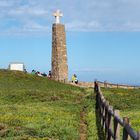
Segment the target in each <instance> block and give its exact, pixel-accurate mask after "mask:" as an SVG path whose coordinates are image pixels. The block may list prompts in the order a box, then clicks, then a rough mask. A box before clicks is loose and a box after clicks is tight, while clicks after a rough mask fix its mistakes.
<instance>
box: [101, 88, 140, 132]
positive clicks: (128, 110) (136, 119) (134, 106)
mask: <svg viewBox="0 0 140 140" xmlns="http://www.w3.org/2000/svg"><path fill="white" fill-rule="evenodd" d="M102 92H103V94H104V96H105V98H106V99H107V100H108V101H109V102H110V104H111V105H113V107H114V108H115V109H119V110H120V113H121V117H128V118H130V122H131V125H132V127H133V128H134V130H135V131H139V130H140V89H108V88H107V89H102Z"/></svg>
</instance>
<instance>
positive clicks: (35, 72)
mask: <svg viewBox="0 0 140 140" xmlns="http://www.w3.org/2000/svg"><path fill="white" fill-rule="evenodd" d="M31 74H33V75H38V76H41V77H48V78H51V77H52V73H51V71H49V74H48V75H47V74H46V73H45V72H44V73H41V72H39V71H36V70H32V72H31Z"/></svg>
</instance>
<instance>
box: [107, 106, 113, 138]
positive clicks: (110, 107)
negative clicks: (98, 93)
mask: <svg viewBox="0 0 140 140" xmlns="http://www.w3.org/2000/svg"><path fill="white" fill-rule="evenodd" d="M110 111H113V106H109V108H108V137H107V140H112V135H111V133H110V131H112V114H111V112H110Z"/></svg>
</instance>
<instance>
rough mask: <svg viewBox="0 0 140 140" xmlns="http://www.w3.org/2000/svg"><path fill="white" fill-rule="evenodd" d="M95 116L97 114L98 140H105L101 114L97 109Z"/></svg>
mask: <svg viewBox="0 0 140 140" xmlns="http://www.w3.org/2000/svg"><path fill="white" fill-rule="evenodd" d="M95 114H96V127H97V135H98V140H105V133H104V130H103V127H102V126H101V122H100V118H99V113H98V110H97V109H96V111H95Z"/></svg>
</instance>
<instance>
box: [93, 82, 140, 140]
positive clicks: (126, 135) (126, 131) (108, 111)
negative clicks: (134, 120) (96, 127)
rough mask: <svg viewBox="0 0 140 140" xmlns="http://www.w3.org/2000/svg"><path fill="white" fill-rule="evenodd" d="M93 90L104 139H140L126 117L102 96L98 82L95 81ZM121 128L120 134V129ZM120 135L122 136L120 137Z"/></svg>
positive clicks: (139, 135)
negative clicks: (121, 115) (122, 116)
mask: <svg viewBox="0 0 140 140" xmlns="http://www.w3.org/2000/svg"><path fill="white" fill-rule="evenodd" d="M94 91H95V93H96V113H98V116H99V122H100V125H101V127H102V129H103V131H104V133H105V139H106V140H121V139H122V140H130V139H133V140H140V132H137V133H136V132H135V131H134V130H133V128H132V127H131V126H130V120H129V118H127V117H124V118H123V119H122V118H121V117H120V111H119V110H114V109H113V106H111V105H109V102H108V101H107V100H106V99H105V98H104V96H103V94H102V92H101V91H100V87H99V86H98V83H96V82H95V86H94ZM121 127H122V129H123V131H122V134H121V132H120V129H121ZM121 135H122V137H121Z"/></svg>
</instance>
